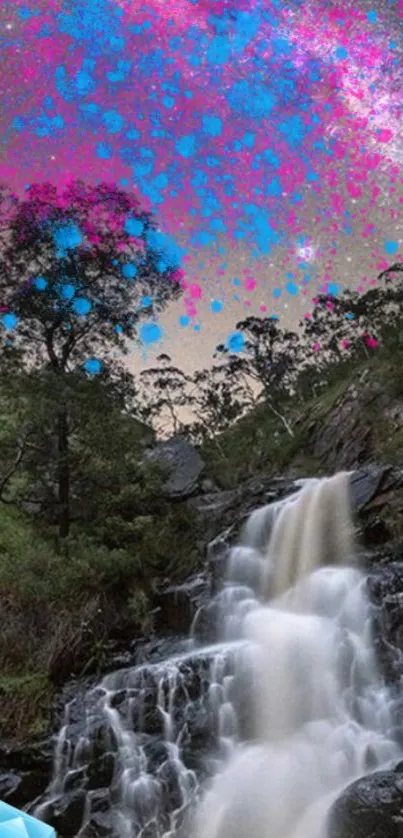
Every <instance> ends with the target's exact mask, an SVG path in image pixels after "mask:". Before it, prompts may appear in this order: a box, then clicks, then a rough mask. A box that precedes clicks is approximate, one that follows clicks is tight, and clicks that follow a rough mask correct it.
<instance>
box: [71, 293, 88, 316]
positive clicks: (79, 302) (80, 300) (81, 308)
mask: <svg viewBox="0 0 403 838" xmlns="http://www.w3.org/2000/svg"><path fill="white" fill-rule="evenodd" d="M71 307H72V309H73V311H74V312H75V314H79V315H81V316H82V317H84V316H85V315H86V314H88V313H89V312H90V311H91V309H92V303H91V301H90V300H87V299H86V298H85V297H77V299H75V300H74V302H73V303H72V306H71Z"/></svg>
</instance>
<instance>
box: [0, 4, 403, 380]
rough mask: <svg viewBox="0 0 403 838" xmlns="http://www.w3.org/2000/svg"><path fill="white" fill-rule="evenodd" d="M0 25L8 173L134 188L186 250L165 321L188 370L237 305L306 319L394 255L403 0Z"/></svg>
mask: <svg viewBox="0 0 403 838" xmlns="http://www.w3.org/2000/svg"><path fill="white" fill-rule="evenodd" d="M0 14H1V39H2V43H1V44H0V47H1V54H2V63H3V67H2V71H1V81H0V97H1V98H0V113H1V139H2V145H1V153H0V180H4V181H7V182H8V183H10V184H11V185H12V186H13V187H14V188H15V189H18V190H19V191H20V192H22V191H23V189H24V187H25V186H26V185H27V184H30V183H33V182H35V181H38V180H39V181H41V180H51V181H52V182H54V183H57V184H60V185H63V184H65V183H66V182H68V181H69V179H71V178H72V177H77V176H79V177H82V178H83V179H85V180H90V181H94V180H98V179H105V180H108V181H117V182H120V183H121V184H122V185H124V186H125V187H126V188H127V189H129V190H130V189H133V188H134V189H135V190H136V193H138V194H139V195H140V196H142V199H143V202H144V204H145V205H146V206H148V208H151V209H153V211H154V212H155V214H156V215H157V217H158V220H159V223H160V225H161V227H162V228H163V229H166V230H167V231H168V232H169V233H170V234H171V235H173V236H175V238H176V239H177V241H178V242H179V243H180V244H181V246H182V247H183V268H184V270H185V274H186V278H187V281H188V288H187V289H186V293H185V295H184V297H183V299H182V300H181V301H180V303H179V304H177V305H175V306H174V307H173V308H172V309H171V310H170V312H168V314H167V315H166V316H165V317H163V318H162V323H163V327H164V334H165V336H166V340H167V341H168V343H169V344H170V351H172V352H173V354H175V353H176V355H177V356H178V355H180V354H181V353H182V356H184V357H185V363H186V364H188V365H189V364H190V365H194V364H195V363H196V359H197V360H198V359H199V358H200V356H201V355H203V354H205V353H206V352H210V353H211V351H212V350H213V349H214V345H215V343H217V342H218V340H222V339H225V336H226V333H227V332H228V330H229V329H230V327H231V324H233V323H234V322H235V321H236V320H237V319H240V318H241V317H243V316H244V315H245V314H246V313H251V312H252V311H253V312H254V313H259V312H260V313H269V314H273V313H277V314H279V315H280V316H281V317H283V318H284V317H285V318H286V319H287V318H288V319H289V318H290V317H291V320H293V319H294V320H295V319H296V318H298V316H300V315H302V314H303V313H304V312H306V311H309V308H310V306H311V303H310V300H311V298H312V296H314V295H315V293H316V292H317V290H318V288H323V289H327V290H330V291H331V292H332V293H337V292H338V291H339V290H340V289H341V288H342V287H343V286H344V285H346V284H354V285H355V287H360V288H361V289H362V290H363V289H364V288H365V287H366V284H367V283H368V282H370V281H372V280H374V279H375V277H376V274H377V273H378V272H379V270H381V269H382V268H384V267H386V266H387V264H388V263H390V262H391V261H395V260H396V259H398V258H399V259H403V236H402V208H403V192H402V160H403V144H402V136H401V127H400V126H401V119H402V112H403V95H402V70H401V67H402V65H401V52H402V37H401V33H402V23H403V2H402V0H389V2H388V0H385V2H383V3H380V2H376V0H375V1H374V2H372V3H371V2H366V1H365V0H361V1H360V2H353V3H349V2H348V0H343V2H325V0H311V1H310V2H306V0H291V2H286V1H285V0H284V2H283V0H281V1H280V0H254V2H251V0H170V2H165V0H150V2H149V3H147V4H143V3H141V2H138V1H137V0H118V2H113V1H112V0H85V2H84V0H53V1H52V0H40V1H39V2H38V0H36V2H35V3H31V4H30V3H29V2H26V0H25V2H21V0H13V2H12V3H10V4H7V3H6V4H5V5H4V4H3V7H2V11H1V13H0ZM186 347H188V348H187V349H186ZM190 347H191V348H190ZM160 349H161V348H159V351H160Z"/></svg>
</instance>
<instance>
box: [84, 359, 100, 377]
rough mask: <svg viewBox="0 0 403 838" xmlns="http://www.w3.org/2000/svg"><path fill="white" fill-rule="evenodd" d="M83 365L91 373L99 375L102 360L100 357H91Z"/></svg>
mask: <svg viewBox="0 0 403 838" xmlns="http://www.w3.org/2000/svg"><path fill="white" fill-rule="evenodd" d="M83 366H84V369H85V370H86V371H87V372H89V373H90V375H99V373H100V372H101V370H102V362H101V361H99V360H98V358H89V359H88V361H85V362H84V365H83Z"/></svg>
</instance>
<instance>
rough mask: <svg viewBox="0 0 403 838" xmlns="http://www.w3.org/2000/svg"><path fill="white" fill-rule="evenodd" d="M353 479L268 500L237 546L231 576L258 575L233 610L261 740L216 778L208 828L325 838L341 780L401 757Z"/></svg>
mask: <svg viewBox="0 0 403 838" xmlns="http://www.w3.org/2000/svg"><path fill="white" fill-rule="evenodd" d="M348 485H349V477H348V475H347V474H343V473H342V474H338V475H336V476H335V477H333V478H328V479H324V480H314V481H309V482H308V483H306V484H305V486H303V488H302V490H301V492H300V493H298V494H297V495H296V496H293V497H291V498H290V499H289V500H286V501H285V502H283V503H279V504H275V505H273V506H270V507H267V508H266V509H264V510H258V511H257V512H256V513H254V514H253V515H252V516H251V518H250V520H249V522H248V524H247V527H246V531H245V539H244V541H245V543H244V546H243V547H239V548H237V549H236V550H234V551H233V553H232V556H231V560H230V563H229V584H230V585H231V584H232V585H234V583H235V581H237V582H238V584H239V581H240V580H241V581H242V583H243V584H245V580H248V579H249V583H251V582H252V583H254V586H255V590H256V581H257V582H258V584H257V592H258V595H257V596H256V597H252V598H249V597H248V598H247V597H245V599H249V604H248V607H247V608H246V609H245V606H244V607H243V609H242V605H239V604H238V605H237V609H236V610H238V613H239V611H240V612H241V613H240V617H239V619H237V617H236V616H235V618H234V614H233V613H232V614H227V615H226V622H227V624H228V621H229V623H230V625H231V630H232V627H233V626H234V624H235V625H236V627H237V630H238V632H239V638H242V639H244V640H245V641H246V646H245V647H244V648H243V649H242V650H241V652H240V654H239V659H238V662H237V669H238V671H239V670H242V669H244V670H245V671H247V670H249V671H250V672H251V673H252V680H251V683H252V684H253V728H254V730H253V739H252V741H249V742H248V743H240V744H239V746H238V747H237V748H236V749H235V751H234V753H233V755H232V756H231V759H230V760H228V761H227V763H226V764H225V766H224V767H223V769H222V770H221V771H219V772H218V774H217V775H216V776H215V778H214V779H213V781H212V784H211V786H210V788H209V790H208V791H207V794H206V796H205V798H204V800H203V801H202V803H201V806H200V808H199V810H198V812H197V813H196V830H195V832H196V835H197V836H198V838H324V836H325V835H326V813H327V811H328V809H329V807H330V805H331V803H332V802H333V800H334V799H335V797H336V796H337V795H338V794H339V793H340V791H341V790H342V788H344V787H345V786H346V785H347V784H348V783H349V782H351V781H353V780H354V779H355V778H357V777H359V776H361V775H363V774H365V773H368V772H369V771H370V770H372V769H374V768H375V767H379V766H383V765H385V764H388V763H389V762H390V761H393V760H394V759H395V758H397V756H398V749H397V746H396V745H395V743H394V742H393V740H392V739H391V738H389V731H390V730H391V727H392V724H391V718H390V714H389V701H388V695H387V691H386V690H385V688H384V687H383V685H382V682H381V680H380V678H379V676H378V674H377V669H376V663H375V660H374V653H373V650H372V646H371V636H370V621H369V618H370V612H369V603H368V601H367V597H366V593H365V580H364V578H363V575H362V573H361V572H360V570H359V569H357V568H355V567H354V541H353V526H352V521H351V515H350V508H349V498H348ZM268 522H269V526H268ZM267 530H269V533H270V534H269V536H268V537H267ZM262 532H263V533H264V532H266V540H265V542H263V543H262V540H261V534H262ZM251 544H252V545H254V546H253V548H251V547H250V545H251ZM259 594H260V596H259Z"/></svg>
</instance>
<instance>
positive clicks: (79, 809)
mask: <svg viewBox="0 0 403 838" xmlns="http://www.w3.org/2000/svg"><path fill="white" fill-rule="evenodd" d="M85 800H86V793H85V791H84V790H83V789H75V791H72V792H70V793H69V794H63V795H60V797H58V798H56V800H53V801H52V802H51V803H49V805H48V807H47V811H46V823H48V824H49V825H50V826H53V827H54V829H55V830H56V833H57V835H58V836H59V838H74V836H75V835H77V832H78V831H79V829H80V827H81V825H82V822H83V817H84V811H85Z"/></svg>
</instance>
